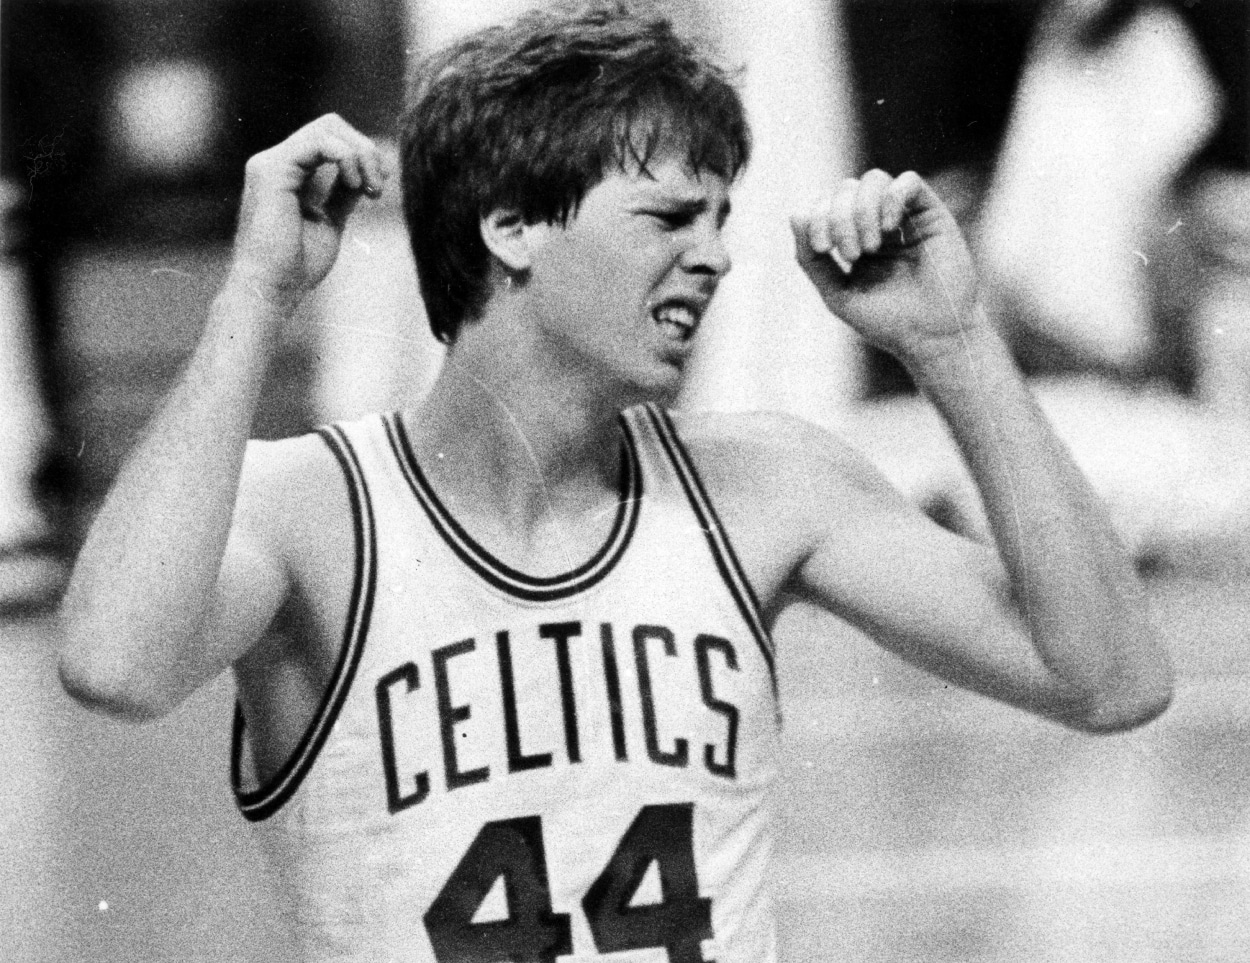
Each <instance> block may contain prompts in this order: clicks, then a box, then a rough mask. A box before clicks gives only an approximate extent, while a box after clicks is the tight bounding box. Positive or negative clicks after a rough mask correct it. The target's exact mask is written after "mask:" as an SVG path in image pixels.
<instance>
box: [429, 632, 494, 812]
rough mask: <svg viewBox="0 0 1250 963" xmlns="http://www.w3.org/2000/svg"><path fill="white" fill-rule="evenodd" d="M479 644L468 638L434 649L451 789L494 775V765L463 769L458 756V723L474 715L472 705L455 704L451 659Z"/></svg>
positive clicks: (441, 729)
mask: <svg viewBox="0 0 1250 963" xmlns="http://www.w3.org/2000/svg"><path fill="white" fill-rule="evenodd" d="M476 648H477V644H476V643H475V642H474V641H473V640H472V639H465V640H463V641H462V642H453V643H452V644H451V645H444V646H443V647H442V648H441V649H435V650H434V652H433V653H432V654H433V658H434V688H435V689H436V690H437V693H438V721H439V735H440V736H441V737H442V740H443V774H444V777H445V778H446V780H447V788H448V789H460V788H461V787H463V786H472V785H473V784H474V783H479V782H485V781H486V780H487V779H489V778H490V769H489V767H487V766H480V767H478V768H477V769H470V770H469V771H468V772H461V771H460V765H459V762H458V761H457V759H456V723H457V722H464V721H466V720H467V719H468V718H469V717H470V715H472V709H471V708H470V707H469V706H467V705H460V706H453V705H452V704H451V683H450V681H449V680H448V678H447V663H448V662H450V661H451V660H452V659H454V658H455V657H456V656H458V655H464V654H465V653H468V652H472V651H473V650H474V649H476Z"/></svg>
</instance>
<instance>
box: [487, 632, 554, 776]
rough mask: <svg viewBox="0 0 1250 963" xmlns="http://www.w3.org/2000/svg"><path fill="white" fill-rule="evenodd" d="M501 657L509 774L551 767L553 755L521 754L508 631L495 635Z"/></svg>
mask: <svg viewBox="0 0 1250 963" xmlns="http://www.w3.org/2000/svg"><path fill="white" fill-rule="evenodd" d="M495 647H496V649H497V650H498V655H499V684H500V687H501V688H502V689H503V725H504V738H505V739H506V740H507V743H508V772H524V771H525V770H527V769H541V768H542V767H544V766H550V765H551V753H549V752H543V753H539V754H537V755H533V756H527V755H525V754H524V753H523V752H521V727H520V724H519V723H518V721H517V708H516V681H515V678H514V676H513V674H512V646H511V644H510V643H509V642H508V633H507V631H503V632H496V633H495Z"/></svg>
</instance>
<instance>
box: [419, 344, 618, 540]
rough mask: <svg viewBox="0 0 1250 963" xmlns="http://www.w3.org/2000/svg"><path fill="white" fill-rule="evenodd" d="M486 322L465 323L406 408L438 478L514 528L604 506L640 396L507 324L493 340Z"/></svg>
mask: <svg viewBox="0 0 1250 963" xmlns="http://www.w3.org/2000/svg"><path fill="white" fill-rule="evenodd" d="M484 327H485V325H482V326H480V327H479V325H478V324H471V326H470V327H469V328H468V329H466V331H464V332H462V336H461V339H460V340H458V341H457V343H456V344H455V345H454V346H453V347H452V348H451V349H450V350H449V351H448V353H447V357H446V359H445V361H444V365H443V368H442V370H441V372H440V374H439V377H438V379H437V381H436V382H435V384H434V387H433V388H432V389H431V392H430V394H429V396H428V398H427V399H426V400H425V402H424V403H423V404H422V405H421V406H420V408H418V409H417V410H415V411H413V412H410V413H408V414H407V415H406V416H405V417H406V419H407V421H408V424H409V427H410V429H411V430H412V433H413V435H414V441H415V444H416V445H417V449H418V452H419V456H420V458H421V459H422V464H423V466H424V467H425V468H426V471H427V473H428V474H429V475H430V476H431V480H432V483H433V484H434V485H435V487H436V488H437V489H438V490H439V491H440V493H443V494H446V495H447V496H448V497H449V499H450V500H451V501H453V502H455V501H460V502H461V503H462V505H463V506H465V508H467V510H469V511H471V512H472V513H474V514H478V513H481V514H484V515H487V516H489V517H490V518H491V519H494V520H497V522H498V523H499V525H500V527H501V528H502V529H505V530H508V531H511V532H514V533H526V532H533V531H535V530H536V529H537V528H538V527H540V526H541V524H542V523H544V522H552V521H558V520H560V519H565V520H575V519H577V518H579V517H587V516H588V515H590V514H597V513H600V512H602V511H603V509H604V506H605V501H606V499H608V498H614V497H615V495H616V492H617V485H618V479H619V473H620V452H621V429H620V423H619V415H620V411H621V410H622V408H624V407H627V406H628V405H629V404H631V403H633V402H634V401H635V400H639V399H630V398H625V397H613V396H611V395H610V394H609V393H606V392H604V391H603V389H602V386H600V385H596V384H592V383H589V382H591V381H592V379H588V378H586V377H584V376H583V377H581V378H577V377H574V376H573V374H571V373H570V372H568V371H561V370H559V368H558V366H557V365H555V364H553V363H552V361H551V359H550V358H549V357H544V356H543V355H542V353H541V352H537V351H530V350H526V343H527V342H526V341H525V339H524V338H521V337H510V336H509V335H508V332H506V331H504V332H503V335H502V337H501V336H500V335H495V336H493V337H492V338H491V339H490V340H491V341H492V342H495V343H491V344H488V343H486V342H487V339H486V338H484V337H482V336H481V335H480V333H479V332H480V331H481V329H482V328H484ZM501 327H502V326H501ZM504 345H506V347H504Z"/></svg>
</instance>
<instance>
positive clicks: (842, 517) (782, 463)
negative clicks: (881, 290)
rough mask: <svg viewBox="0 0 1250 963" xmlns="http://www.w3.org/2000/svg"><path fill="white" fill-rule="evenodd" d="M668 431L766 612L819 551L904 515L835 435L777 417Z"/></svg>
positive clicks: (721, 417)
mask: <svg viewBox="0 0 1250 963" xmlns="http://www.w3.org/2000/svg"><path fill="white" fill-rule="evenodd" d="M673 424H674V428H675V429H676V432H677V435H678V438H679V439H680V441H681V443H682V447H683V448H684V449H685V450H686V452H687V454H688V455H689V457H690V460H691V462H692V464H693V467H694V470H695V472H696V473H697V474H698V476H699V478H700V480H701V481H702V483H703V486H704V488H705V489H706V490H707V494H708V498H709V499H710V500H711V502H712V504H713V506H714V507H715V509H716V511H717V514H718V515H719V517H720V520H721V522H722V524H723V525H724V527H725V529H726V531H727V533H728V535H729V536H730V538H731V540H732V541H733V543H734V546H735V548H736V549H737V553H738V555H739V556H740V557H741V560H742V562H743V564H744V566H745V568H746V571H747V574H748V577H749V580H750V581H751V583H752V584H753V585H754V586H755V588H756V591H757V593H758V594H759V595H760V597H761V599H762V600H763V602H764V606H765V609H766V610H767V609H772V608H773V607H774V606H775V605H777V604H780V602H781V600H782V599H783V598H784V595H785V592H786V591H787V590H788V589H790V588H792V587H793V586H792V583H793V580H794V578H795V577H796V573H798V572H799V571H800V569H801V568H802V566H803V565H804V564H805V563H806V561H807V560H808V559H810V558H811V557H812V555H813V553H815V552H816V551H818V550H819V549H820V548H821V547H822V546H825V545H828V544H830V541H831V540H832V541H833V542H834V543H836V544H854V543H863V542H866V540H865V539H863V538H862V536H863V535H864V534H865V532H866V531H867V530H868V529H870V528H872V527H873V526H876V525H879V524H880V523H881V522H882V521H883V520H884V519H887V518H891V517H893V518H898V517H901V516H902V515H904V514H906V513H907V512H908V511H909V507H908V506H907V504H906V502H905V501H904V499H903V498H902V496H901V495H900V494H899V493H898V492H897V490H895V489H894V488H893V487H892V486H891V485H890V484H889V483H888V482H887V481H886V480H885V478H884V477H883V476H882V475H881V473H880V472H879V471H878V470H877V469H876V468H875V467H874V466H873V465H872V464H871V463H870V462H869V461H868V459H867V458H865V457H864V456H863V455H861V454H860V453H859V452H858V451H856V450H855V449H854V448H853V447H851V446H850V445H848V444H847V443H846V442H844V441H843V440H842V439H840V438H838V437H837V436H836V435H834V434H832V433H830V432H828V431H826V430H824V429H823V428H820V427H819V426H817V425H813V424H811V423H810V422H807V421H804V420H802V419H800V418H796V417H793V416H790V415H785V414H777V413H751V414H739V413H733V414H721V413H716V414H708V413H673Z"/></svg>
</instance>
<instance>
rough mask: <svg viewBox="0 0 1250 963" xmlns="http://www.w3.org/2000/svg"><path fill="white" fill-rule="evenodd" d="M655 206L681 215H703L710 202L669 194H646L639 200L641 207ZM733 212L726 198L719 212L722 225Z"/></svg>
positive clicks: (698, 198)
mask: <svg viewBox="0 0 1250 963" xmlns="http://www.w3.org/2000/svg"><path fill="white" fill-rule="evenodd" d="M655 205H659V206H661V207H663V208H665V209H666V210H671V211H673V212H675V213H680V214H696V215H697V214H702V213H703V212H704V211H706V210H707V209H708V202H707V199H706V198H702V197H688V196H687V197H683V196H681V195H679V194H672V193H668V192H663V193H656V194H650V193H648V194H644V195H643V196H642V197H640V198H639V199H638V206H639V207H650V206H655ZM732 212H733V204H732V203H730V201H729V198H725V200H723V201H721V203H720V208H719V210H718V211H717V215H718V220H719V221H720V223H721V224H724V223H725V221H726V220H727V219H728V218H729V215H730V214H731V213H732Z"/></svg>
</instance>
